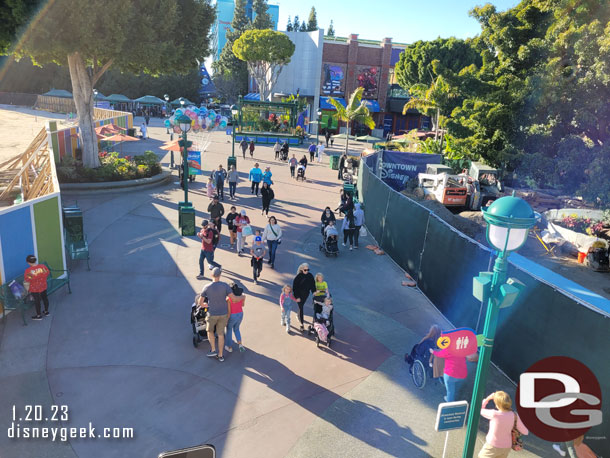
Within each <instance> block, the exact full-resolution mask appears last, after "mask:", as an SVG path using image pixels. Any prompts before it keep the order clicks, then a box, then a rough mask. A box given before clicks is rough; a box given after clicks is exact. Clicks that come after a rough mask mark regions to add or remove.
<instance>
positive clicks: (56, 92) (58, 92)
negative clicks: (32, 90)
mask: <svg viewBox="0 0 610 458" xmlns="http://www.w3.org/2000/svg"><path fill="white" fill-rule="evenodd" d="M42 95H47V96H49V97H62V98H64V99H71V98H72V93H71V92H69V91H64V90H63V89H51V90H50V91H49V92H47V93H45V94H42Z"/></svg>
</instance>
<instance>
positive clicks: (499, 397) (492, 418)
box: [478, 391, 529, 458]
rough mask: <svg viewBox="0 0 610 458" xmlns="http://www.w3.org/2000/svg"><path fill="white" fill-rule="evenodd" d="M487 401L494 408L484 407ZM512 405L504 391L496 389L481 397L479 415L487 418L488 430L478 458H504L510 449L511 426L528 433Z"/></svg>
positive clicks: (511, 440) (511, 442)
mask: <svg viewBox="0 0 610 458" xmlns="http://www.w3.org/2000/svg"><path fill="white" fill-rule="evenodd" d="M489 401H493V402H494V405H495V406H496V408H495V409H487V408H486V406H487V404H488V403H489ZM512 405H513V402H512V400H511V398H510V396H509V395H508V393H506V392H504V391H496V392H495V393H491V394H490V395H489V396H487V397H486V398H485V399H483V403H482V404H481V417H483V418H487V419H488V420H489V431H488V433H487V437H486V438H485V445H484V446H483V448H482V449H481V451H480V452H479V455H478V458H506V457H507V456H508V454H509V453H510V451H511V450H512V444H513V435H512V431H513V428H517V430H518V431H519V432H520V433H521V434H528V433H529V431H528V430H527V428H526V427H525V425H524V424H523V422H522V421H521V419H520V418H519V415H517V412H513V410H512Z"/></svg>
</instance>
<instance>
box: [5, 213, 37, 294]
mask: <svg viewBox="0 0 610 458" xmlns="http://www.w3.org/2000/svg"><path fill="white" fill-rule="evenodd" d="M0 242H1V249H2V264H3V269H2V283H4V282H5V280H10V279H12V278H15V277H16V276H18V275H21V274H22V273H23V271H24V270H25V268H26V267H27V264H26V262H25V258H26V256H27V255H28V254H32V253H35V252H36V249H35V246H34V243H35V242H34V237H33V232H32V212H31V206H30V205H27V206H25V207H22V208H19V209H17V210H14V211H11V212H8V213H4V214H2V215H0Z"/></svg>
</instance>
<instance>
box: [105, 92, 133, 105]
mask: <svg viewBox="0 0 610 458" xmlns="http://www.w3.org/2000/svg"><path fill="white" fill-rule="evenodd" d="M106 100H108V101H109V102H117V103H129V102H131V99H130V98H129V97H127V96H124V95H123V94H110V95H109V96H108V97H106Z"/></svg>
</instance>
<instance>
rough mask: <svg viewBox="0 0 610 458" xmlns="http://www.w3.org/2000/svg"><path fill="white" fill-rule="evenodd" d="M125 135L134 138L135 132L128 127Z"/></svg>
mask: <svg viewBox="0 0 610 458" xmlns="http://www.w3.org/2000/svg"><path fill="white" fill-rule="evenodd" d="M127 135H129V136H130V137H135V136H136V130H135V129H134V128H133V127H129V128H128V129H127Z"/></svg>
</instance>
